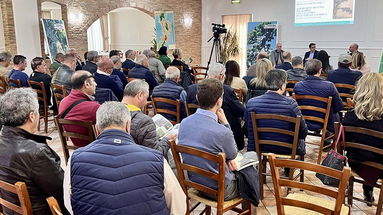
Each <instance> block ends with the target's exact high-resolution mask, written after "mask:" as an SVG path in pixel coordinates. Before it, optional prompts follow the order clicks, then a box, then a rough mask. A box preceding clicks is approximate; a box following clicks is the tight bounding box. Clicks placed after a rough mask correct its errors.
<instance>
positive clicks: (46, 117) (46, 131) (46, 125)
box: [44, 114, 48, 133]
mask: <svg viewBox="0 0 383 215" xmlns="http://www.w3.org/2000/svg"><path fill="white" fill-rule="evenodd" d="M44 122H45V133H48V115H47V114H45V116H44Z"/></svg>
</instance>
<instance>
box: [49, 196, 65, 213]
mask: <svg viewBox="0 0 383 215" xmlns="http://www.w3.org/2000/svg"><path fill="white" fill-rule="evenodd" d="M47 202H48V205H49V208H50V209H51V212H52V215H63V213H62V212H61V209H60V205H59V203H58V202H57V200H56V199H55V197H53V196H51V197H49V198H47Z"/></svg>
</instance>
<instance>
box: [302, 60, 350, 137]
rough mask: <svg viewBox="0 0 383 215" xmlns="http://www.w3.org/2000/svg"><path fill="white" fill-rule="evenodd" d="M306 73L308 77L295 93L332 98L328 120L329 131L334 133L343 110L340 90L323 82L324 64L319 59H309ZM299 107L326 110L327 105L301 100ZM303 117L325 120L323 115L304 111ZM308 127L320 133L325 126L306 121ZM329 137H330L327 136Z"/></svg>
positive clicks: (327, 82) (329, 83)
mask: <svg viewBox="0 0 383 215" xmlns="http://www.w3.org/2000/svg"><path fill="white" fill-rule="evenodd" d="M305 70H306V73H307V75H308V77H307V78H306V79H305V80H303V81H300V82H298V83H296V84H295V86H294V93H295V94H297V95H312V96H320V97H324V98H328V97H330V96H331V97H332V102H331V109H330V116H329V118H328V123H327V131H329V132H331V133H333V132H334V120H338V119H339V116H338V112H339V111H341V110H342V108H343V103H342V99H341V98H340V96H339V93H338V90H337V89H336V88H335V86H334V84H333V83H331V82H329V81H325V80H322V79H321V78H320V74H321V71H322V63H321V62H320V60H317V59H309V60H307V62H306V66H305ZM299 105H312V106H317V107H321V108H326V105H325V103H323V102H319V101H313V100H300V101H299ZM302 114H303V115H309V116H316V117H319V118H324V114H323V113H319V112H316V111H315V112H314V111H307V110H304V111H302ZM306 123H307V127H308V129H309V130H310V131H318V130H320V129H322V127H323V124H321V123H318V122H314V121H309V120H308V121H306ZM327 136H328V135H327Z"/></svg>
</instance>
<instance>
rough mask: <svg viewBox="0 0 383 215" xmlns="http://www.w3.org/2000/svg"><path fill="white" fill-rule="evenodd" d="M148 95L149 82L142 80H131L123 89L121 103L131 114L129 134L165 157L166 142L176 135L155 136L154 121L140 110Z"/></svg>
mask: <svg viewBox="0 0 383 215" xmlns="http://www.w3.org/2000/svg"><path fill="white" fill-rule="evenodd" d="M148 97H149V84H148V83H146V82H145V81H143V80H134V81H131V82H129V83H128V84H127V85H126V87H125V89H124V98H123V99H122V103H124V104H125V105H126V107H127V108H128V109H129V111H130V113H131V115H132V123H131V125H130V135H132V137H133V139H134V142H135V143H137V144H138V145H142V146H146V147H149V148H152V149H156V150H158V151H159V152H161V153H162V154H163V155H164V156H165V157H166V156H167V153H168V151H169V145H168V144H169V142H170V141H173V140H175V138H176V135H173V134H170V135H167V136H165V137H163V138H161V139H160V138H159V137H158V136H157V132H156V125H155V124H154V121H153V120H152V118H150V117H149V116H148V115H146V114H144V113H143V112H142V110H143V109H144V108H145V106H146V102H147V100H148Z"/></svg>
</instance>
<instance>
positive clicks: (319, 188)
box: [268, 154, 351, 215]
mask: <svg viewBox="0 0 383 215" xmlns="http://www.w3.org/2000/svg"><path fill="white" fill-rule="evenodd" d="M268 159H269V163H270V168H271V175H272V178H273V185H274V193H275V200H276V203H277V211H278V214H279V215H284V214H285V211H284V206H293V207H299V208H305V209H308V210H312V211H316V212H318V213H321V214H333V215H339V214H340V211H341V208H342V205H343V202H344V196H345V191H346V187H347V182H348V179H349V177H350V172H351V170H350V168H348V167H345V168H344V169H343V171H339V170H336V169H332V168H329V167H325V166H321V165H319V164H315V163H308V162H303V161H297V160H292V159H276V158H275V155H273V154H269V155H268ZM281 167H285V168H297V169H303V170H306V171H312V172H317V173H321V174H324V175H328V176H331V177H333V178H335V179H338V180H339V181H340V183H339V187H338V190H337V191H336V190H334V189H330V188H326V187H323V185H314V184H307V183H303V182H297V181H294V180H290V179H288V178H283V179H282V178H280V175H279V168H281ZM282 187H288V188H296V189H299V190H307V191H311V192H315V193H319V194H323V195H326V196H329V197H332V198H334V199H335V201H336V202H335V207H334V210H330V209H328V208H325V207H323V206H320V205H317V204H312V203H308V202H304V201H300V200H295V199H289V198H288V197H286V196H284V195H283V192H282Z"/></svg>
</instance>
